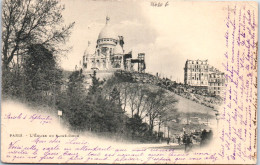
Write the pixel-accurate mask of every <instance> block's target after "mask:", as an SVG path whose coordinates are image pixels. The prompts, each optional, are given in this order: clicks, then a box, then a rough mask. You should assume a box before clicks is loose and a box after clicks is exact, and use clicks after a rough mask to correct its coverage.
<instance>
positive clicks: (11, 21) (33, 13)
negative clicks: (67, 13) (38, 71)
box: [2, 0, 74, 70]
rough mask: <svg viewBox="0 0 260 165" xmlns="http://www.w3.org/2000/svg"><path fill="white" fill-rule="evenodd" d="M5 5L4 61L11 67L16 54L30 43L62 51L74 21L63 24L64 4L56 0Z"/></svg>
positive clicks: (15, 1) (10, 0) (6, 67)
mask: <svg viewBox="0 0 260 165" xmlns="http://www.w3.org/2000/svg"><path fill="white" fill-rule="evenodd" d="M2 4H3V7H2V42H3V47H2V54H3V55H2V61H3V69H4V70H9V67H10V66H9V64H10V62H11V61H12V60H13V58H14V56H15V55H17V58H18V56H21V55H24V54H27V51H28V46H29V45H33V44H42V45H44V46H45V47H46V48H48V49H49V50H51V49H53V50H54V53H56V52H59V51H61V50H62V49H60V47H59V46H60V45H61V44H64V43H65V42H66V40H67V38H68V37H69V35H70V33H71V29H72V27H73V25H74V23H71V24H69V25H68V26H65V25H63V17H62V15H61V12H62V11H63V10H64V6H62V5H60V4H59V1H57V0H22V1H21V0H4V1H3V3H2Z"/></svg>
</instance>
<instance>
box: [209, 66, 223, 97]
mask: <svg viewBox="0 0 260 165" xmlns="http://www.w3.org/2000/svg"><path fill="white" fill-rule="evenodd" d="M208 84H209V86H208V92H209V93H210V94H213V95H222V94H223V93H222V92H223V90H224V86H225V74H224V73H223V72H220V71H219V70H218V69H216V68H214V67H213V66H211V67H210V68H209V82H208Z"/></svg>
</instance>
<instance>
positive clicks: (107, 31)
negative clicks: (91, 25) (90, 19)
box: [98, 17, 118, 39]
mask: <svg viewBox="0 0 260 165" xmlns="http://www.w3.org/2000/svg"><path fill="white" fill-rule="evenodd" d="M103 38H110V39H117V38H118V37H117V35H116V34H115V32H114V31H113V29H112V27H111V26H110V25H109V17H107V18H106V25H105V27H104V28H103V29H102V30H101V31H100V33H99V35H98V39H103Z"/></svg>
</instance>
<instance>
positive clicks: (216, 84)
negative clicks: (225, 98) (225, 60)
mask: <svg viewBox="0 0 260 165" xmlns="http://www.w3.org/2000/svg"><path fill="white" fill-rule="evenodd" d="M184 84H185V85H189V86H192V87H194V88H196V89H201V90H203V91H207V92H208V93H209V94H212V95H219V96H220V95H222V91H223V88H224V85H225V75H224V73H223V72H220V71H219V70H218V69H217V68H215V67H213V66H210V65H209V64H208V60H187V61H186V63H185V67H184Z"/></svg>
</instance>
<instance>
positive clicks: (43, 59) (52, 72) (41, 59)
mask: <svg viewBox="0 0 260 165" xmlns="http://www.w3.org/2000/svg"><path fill="white" fill-rule="evenodd" d="M28 55H29V56H27V57H26V58H25V62H24V64H23V68H24V76H25V84H23V85H24V86H25V87H26V89H25V91H24V92H25V94H26V96H27V98H29V99H37V96H40V97H41V98H42V97H43V96H45V97H46V96H48V95H50V96H52V97H51V99H49V100H53V101H54V104H55V98H56V97H55V96H56V93H57V92H58V91H59V90H60V87H61V83H62V82H61V81H62V74H61V70H60V69H59V68H58V66H57V64H56V60H55V57H54V55H53V53H52V51H50V50H48V49H46V48H45V47H44V46H43V45H41V44H35V45H30V46H29V47H28Z"/></svg>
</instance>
